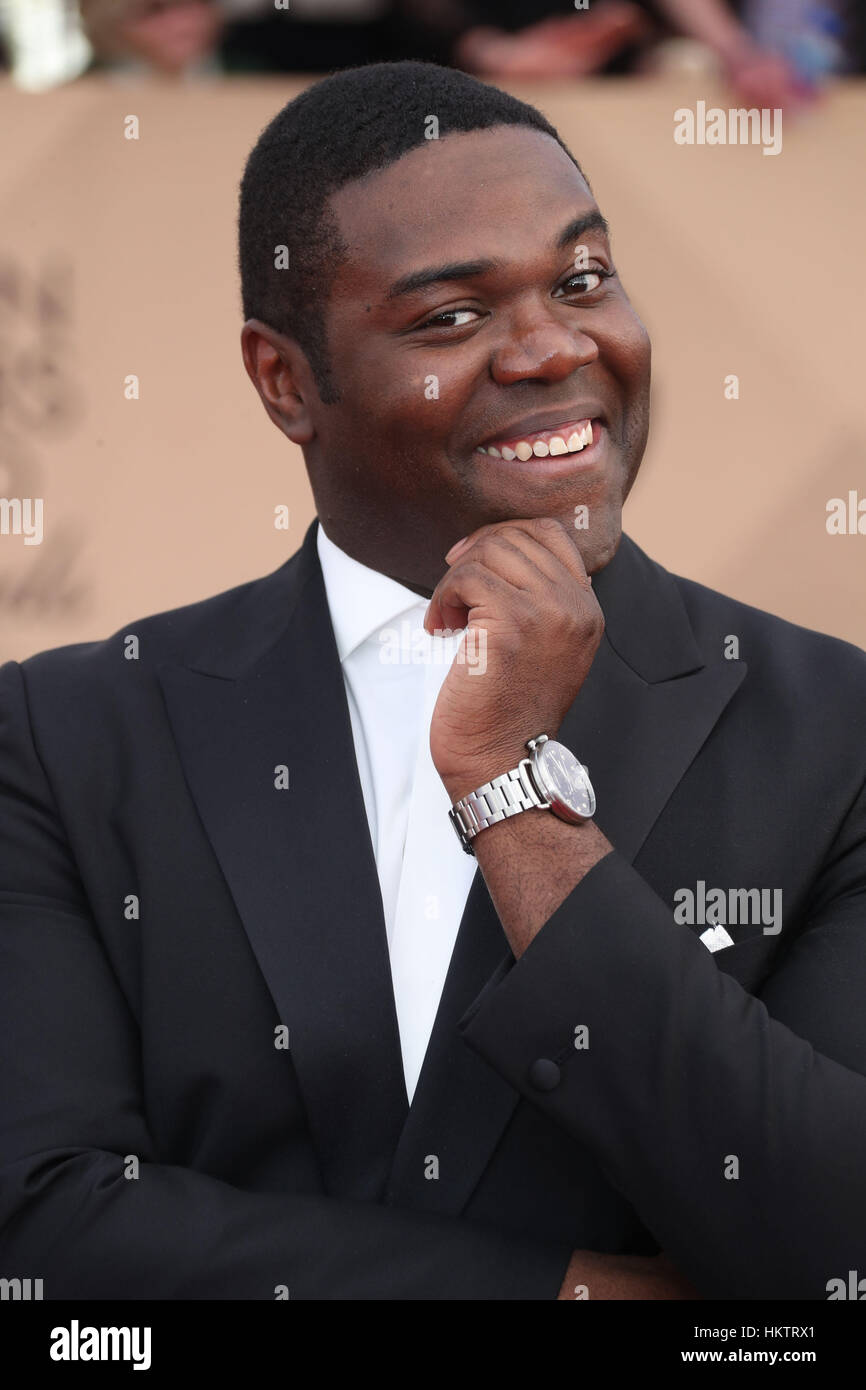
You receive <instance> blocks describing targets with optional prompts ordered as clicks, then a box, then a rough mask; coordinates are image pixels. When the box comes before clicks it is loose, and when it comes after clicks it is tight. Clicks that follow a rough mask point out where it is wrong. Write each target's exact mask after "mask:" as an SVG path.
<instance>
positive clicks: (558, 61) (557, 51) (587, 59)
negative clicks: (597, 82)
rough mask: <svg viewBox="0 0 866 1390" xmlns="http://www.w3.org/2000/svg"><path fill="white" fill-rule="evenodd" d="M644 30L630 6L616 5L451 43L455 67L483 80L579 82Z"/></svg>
mask: <svg viewBox="0 0 866 1390" xmlns="http://www.w3.org/2000/svg"><path fill="white" fill-rule="evenodd" d="M647 27H648V26H647V21H646V17H645V16H644V14H643V12H642V11H641V10H640V9H639V8H638V7H637V6H636V5H633V4H629V3H626V2H625V0H623V3H620V0H616V2H615V3H611V4H608V5H606V6H604V8H603V9H602V10H600V11H599V12H598V14H592V15H591V14H589V13H586V14H581V15H559V16H552V17H551V18H549V19H543V20H540V21H539V22H538V23H537V24H530V25H528V26H527V27H526V28H525V29H520V30H518V31H517V33H514V34H509V33H506V32H505V30H503V29H494V28H492V27H486V26H479V27H477V28H473V29H468V30H467V31H466V32H465V33H464V34H463V35H462V36H461V38H460V39H459V40H458V42H457V45H456V48H455V61H456V62H457V63H458V64H459V65H460V66H461V67H464V68H465V69H466V70H467V71H469V72H477V73H482V74H483V75H485V76H487V77H499V78H504V77H512V78H534V77H581V76H584V75H586V74H589V73H591V72H597V71H598V69H599V68H601V67H604V65H605V63H607V62H609V61H610V59H611V58H613V57H615V56H616V54H617V53H618V52H619V51H620V50H621V49H622V48H624V47H625V46H626V44H628V43H631V42H633V41H634V40H635V39H636V38H639V37H640V36H641V35H642V34H643V33H644V32H645V31H646V29H647Z"/></svg>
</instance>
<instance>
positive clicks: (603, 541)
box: [575, 516, 622, 574]
mask: <svg viewBox="0 0 866 1390" xmlns="http://www.w3.org/2000/svg"><path fill="white" fill-rule="evenodd" d="M575 539H576V542H577V548H578V550H579V551H580V558H581V559H582V560H583V563H584V567H585V569H586V572H587V574H598V573H599V571H600V570H603V569H604V567H605V565H609V564H610V562H611V560H612V559H613V557H614V555H615V554H616V552H617V550H618V549H619V543H620V541H621V540H622V518H621V516H617V517H616V518H615V519H614V518H613V517H611V518H610V520H609V521H608V522H606V524H605V525H604V526H602V527H600V528H599V530H598V531H593V530H589V531H584V532H583V533H581V532H580V531H576V532H575Z"/></svg>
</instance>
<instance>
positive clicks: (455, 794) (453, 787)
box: [439, 731, 537, 806]
mask: <svg viewBox="0 0 866 1390" xmlns="http://www.w3.org/2000/svg"><path fill="white" fill-rule="evenodd" d="M536 732H537V731H536ZM533 737H534V734H532V733H528V734H527V735H526V739H524V740H523V741H522V742H520V741H519V740H514V741H508V742H506V743H503V744H501V745H498V746H497V748H495V749H493V748H491V749H490V750H489V751H488V752H473V753H472V754H471V755H470V756H467V758H466V760H465V761H463V760H461V761H460V762H459V763H458V764H456V765H455V767H454V768H453V769H452V768H449V770H448V771H447V772H440V774H439V776H440V777H441V779H442V784H443V786H444V787H445V790H446V791H447V793H448V795H449V797H450V799H451V804H452V806H453V804H454V803H455V802H456V801H460V800H461V798H462V797H464V796H468V795H469V793H470V792H474V791H475V790H476V789H477V788H478V787H481V786H483V785H484V783H485V782H490V781H492V779H493V778H494V777H499V776H501V774H502V773H503V772H510V771H511V769H512V768H514V767H517V765H518V764H519V763H520V762H522V761H523V759H524V758H527V757H528V756H529V750H528V748H527V747H526V743H527V740H528V739H530V738H533Z"/></svg>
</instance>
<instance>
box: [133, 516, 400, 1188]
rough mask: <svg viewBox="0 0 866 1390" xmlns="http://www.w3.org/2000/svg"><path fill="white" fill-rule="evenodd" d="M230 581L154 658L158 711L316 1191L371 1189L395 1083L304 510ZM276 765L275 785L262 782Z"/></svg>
mask: <svg viewBox="0 0 866 1390" xmlns="http://www.w3.org/2000/svg"><path fill="white" fill-rule="evenodd" d="M237 593H238V599H237V601H236V603H235V604H234V605H233V606H232V607H231V608H229V607H228V606H227V605H226V606H225V607H224V608H223V609H222V610H221V612H220V624H219V632H218V633H217V634H216V642H215V643H213V639H212V638H211V641H212V645H210V646H208V644H207V643H205V645H204V649H203V651H202V652H200V653H199V654H197V655H196V657H195V658H194V659H193V661H192V662H191V663H189V664H187V665H186V666H184V667H177V666H175V667H166V668H163V670H162V671H161V673H160V676H161V680H162V685H163V690H164V694H165V698H166V702H167V707H168V711H169V717H170V719H171V723H172V728H173V732H174V736H175V740H176V743H177V747H178V750H179V753H180V757H181V760H182V763H183V766H184V770H185V773H186V777H187V781H188V783H189V786H190V789H191V791H192V795H193V797H194V799H195V802H196V805H197V807H198V811H199V814H200V816H201V819H202V821H203V823H204V826H205V829H206V831H207V834H208V836H209V839H210V842H211V844H212V846H213V849H214V851H215V853H216V856H217V859H218V860H219V864H220V868H221V869H222V872H223V874H224V876H225V878H226V881H227V883H228V886H229V889H230V891H231V894H232V897H233V899H234V902H235V905H236V907H237V910H238V912H239V914H240V917H241V920H242V922H243V924H244V927H245V929H246V931H247V933H248V935H249V939H250V942H251V945H252V948H253V951H254V953H255V956H256V959H257V961H258V964H259V967H260V968H261V971H262V974H263V975H264V978H265V981H266V983H267V985H268V988H269V990H270V993H271V995H272V997H273V1000H274V1004H275V1009H276V1018H277V1020H278V1021H279V1022H280V1023H282V1024H284V1025H286V1027H287V1028H288V1029H289V1049H290V1053H291V1058H292V1062H293V1065H294V1068H295V1071H296V1075H297V1078H298V1083H299V1086H300V1090H301V1094H302V1096H303V1100H304V1104H305V1107H306V1111H307V1115H308V1119H309V1124H310V1129H311V1132H312V1136H313V1141H314V1144H315V1147H316V1150H317V1153H318V1157H319V1162H320V1166H321V1169H322V1174H323V1179H324V1183H325V1187H326V1190H327V1191H328V1192H329V1193H331V1194H333V1195H339V1196H343V1197H347V1198H355V1199H360V1200H373V1199H375V1198H377V1197H378V1196H379V1195H380V1194H381V1191H382V1189H383V1187H384V1184H385V1181H386V1178H387V1172H388V1167H389V1163H390V1156H391V1154H392V1153H393V1150H394V1148H395V1146H396V1144H397V1141H398V1138H399V1135H400V1131H401V1129H402V1127H403V1124H404V1121H405V1118H406V1113H407V1097H406V1089H405V1082H404V1079H403V1068H402V1062H401V1056H400V1042H399V1034H398V1029H397V1019H396V1013H395V1009H394V998H393V992H392V988H391V975H390V967H389V961H388V950H387V939H386V933H385V923H384V917H383V913H382V901H381V893H380V889H379V881H378V876H377V873H376V865H375V861H374V857H373V852H372V846H371V842H370V835H369V827H368V822H367V816H366V811H365V807H364V801H363V793H362V790H361V785H360V780H359V777H358V771H357V764H356V761H355V754H354V743H353V737H352V729H351V722H350V718H349V711H348V705H347V701H346V696H345V687H344V683H343V679H342V672H341V668H340V663H339V657H338V654H337V649H336V644H335V642H334V637H333V631H332V627H331V623H330V617H329V613H328V607H327V599H326V595H325V588H324V581H323V579H322V574H321V568H320V566H319V563H318V556H317V554H316V549H315V523H314V524H313V525H312V526H311V527H310V529H309V530H308V532H307V535H306V537H305V541H304V545H303V546H302V548H301V550H300V551H299V552H298V554H297V555H295V556H293V557H292V560H290V561H289V562H287V564H286V565H285V566H283V567H282V569H281V570H279V571H277V573H276V574H275V575H271V576H269V577H268V578H267V579H264V580H261V581H259V582H258V583H257V584H254V585H250V586H245V588H244V589H242V590H239V591H237ZM208 631H209V632H212V629H208ZM280 766H284V767H285V768H286V769H287V774H288V783H289V786H288V789H277V787H276V786H275V778H276V777H277V776H278V773H277V771H276V769H278V768H279V767H280ZM256 1026H261V1024H257V1025H256ZM262 1041H263V1046H268V1045H269V1042H268V1037H267V1036H265V1037H263V1040H262Z"/></svg>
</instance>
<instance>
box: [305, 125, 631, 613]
mask: <svg viewBox="0 0 866 1390" xmlns="http://www.w3.org/2000/svg"><path fill="white" fill-rule="evenodd" d="M331 206H332V208H333V211H334V213H335V215H336V217H337V220H338V222H339V226H340V230H341V233H342V236H343V239H344V241H345V242H346V244H347V246H348V248H349V257H348V260H347V261H346V262H345V263H344V264H343V265H342V266H341V267H340V269H339V272H338V274H337V276H336V278H335V280H334V283H333V287H332V291H331V295H330V300H329V304H328V309H327V316H326V323H327V331H328V344H329V349H330V355H331V361H332V365H333V377H334V382H335V384H336V387H337V389H338V391H339V393H340V400H339V402H338V403H337V404H334V405H323V404H322V403H321V401H320V400H319V399H318V397H317V396H316V398H315V400H310V401H309V403H308V404H309V410H310V417H311V421H312V426H313V430H314V434H313V438H312V439H311V440H310V442H309V443H308V444H307V445H306V447H305V455H306V460H307V466H308V469H309V471H310V477H311V481H312V485H313V490H314V493H315V497H316V503H317V507H318V511H319V515H320V516H321V518H322V521H323V524H324V527H325V530H326V531H327V532H328V534H329V535H330V536H331V537H332V539H333V540H335V541H336V542H337V544H338V545H341V546H342V547H343V548H344V549H345V550H347V551H348V552H349V553H350V554H352V555H353V556H354V557H355V558H356V559H358V560H360V561H361V562H362V563H365V564H370V565H372V566H373V567H374V568H377V569H380V570H382V571H383V572H384V573H387V574H390V575H392V576H393V577H394V578H397V579H400V580H401V581H403V582H404V583H409V584H411V585H412V586H413V587H422V588H426V589H432V588H433V587H434V585H435V584H436V582H437V581H438V579H439V578H440V576H441V575H442V574H443V573H444V570H445V568H446V566H445V563H444V558H443V557H444V554H445V552H446V550H447V549H448V548H449V547H450V546H451V545H452V544H453V542H454V541H456V540H458V539H459V538H460V537H461V536H464V535H467V534H468V533H469V532H470V531H472V530H474V529H475V528H476V527H478V526H481V525H484V524H485V523H487V522H491V521H503V520H509V519H516V518H523V517H536V516H558V517H560V518H561V519H562V520H563V521H565V522H566V524H567V525H568V526H569V528H570V529H571V528H574V529H573V531H572V534H573V535H574V538H575V542H576V544H577V545H578V548H579V549H580V552H581V555H582V557H583V560H584V563H585V565H586V568H587V570H588V571H589V572H590V573H591V572H593V571H595V570H598V569H600V568H602V567H603V566H604V565H605V564H606V563H607V561H608V560H609V559H610V558H611V556H612V555H613V553H614V551H615V550H616V547H617V545H618V543H619V539H620V534H621V508H622V504H623V501H624V500H625V497H626V495H627V493H628V491H629V489H630V487H631V485H632V483H633V481H634V478H635V475H636V473H637V470H638V467H639V465H640V460H641V456H642V454H643V450H644V446H645V443H646V436H647V429H648V407H649V380H650V344H649V338H648V335H647V332H646V330H645V328H644V327H643V324H642V323H641V322H640V320H639V319H638V317H637V315H636V314H635V312H634V310H633V309H632V307H631V305H630V303H629V301H628V298H627V297H626V294H625V291H624V289H623V288H622V285H621V284H620V281H619V279H618V277H617V276H616V274H615V273H614V274H610V272H612V271H613V269H614V266H613V260H612V257H611V252H610V246H609V244H608V240H607V236H606V234H605V231H604V227H603V224H602V225H599V223H600V222H601V219H600V215H599V211H598V208H597V206H596V203H595V201H594V199H593V198H592V195H591V194H590V192H589V190H588V188H587V186H586V183H585V182H584V180H583V179H582V178H581V176H580V174H579V173H578V171H577V169H576V168H575V167H574V165H573V164H572V163H571V161H570V160H569V158H568V157H567V155H566V154H565V153H564V152H563V150H562V149H561V148H560V147H559V146H558V145H557V143H556V141H554V140H553V139H551V138H550V137H549V136H547V135H544V134H541V133H540V132H536V131H533V130H531V129H528V128H523V127H515V126H499V127H496V128H494V129H492V130H486V131H477V132H476V131H473V132H470V133H466V134H457V135H451V136H448V137H445V138H443V139H441V140H438V141H437V140H431V141H428V142H426V143H425V144H424V145H423V146H421V147H419V148H417V149H414V150H412V151H411V152H410V153H408V154H407V155H405V156H403V157H402V158H401V159H400V160H398V161H397V162H396V163H394V164H392V165H390V166H389V167H388V168H386V169H384V170H382V171H379V172H376V173H374V174H371V175H369V176H367V177H365V178H364V179H361V180H358V181H355V182H353V183H351V184H348V185H345V186H344V187H343V188H342V189H340V190H339V191H338V193H337V194H335V195H334V196H333V198H332V200H331ZM587 420H591V421H592V436H593V437H592V444H591V445H589V446H588V447H585V448H584V449H583V450H581V451H575V452H561V450H562V447H563V445H564V446H565V447H566V449H571V450H574V449H575V448H576V444H577V442H578V441H579V439H580V438H581V437H583V438H586V437H587V435H586V432H585V429H583V428H582V427H583V426H585V423H586V421H587ZM491 445H492V447H493V448H494V449H496V450H497V451H498V454H499V457H497V456H496V454H492V453H490V452H489V449H490V447H491ZM528 448H531V449H532V450H533V452H532V454H531V456H530V457H529V458H528V459H523V458H521V457H520V456H521V455H524V454H526V452H527V449H528ZM483 450H484V451H483ZM485 451H486V452H485ZM509 455H513V456H512V457H509ZM584 509H585V510H584ZM575 521H577V522H578V525H577V526H575ZM583 522H586V523H588V524H587V526H586V528H585V529H584V528H583V526H582V525H581V523H583Z"/></svg>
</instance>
